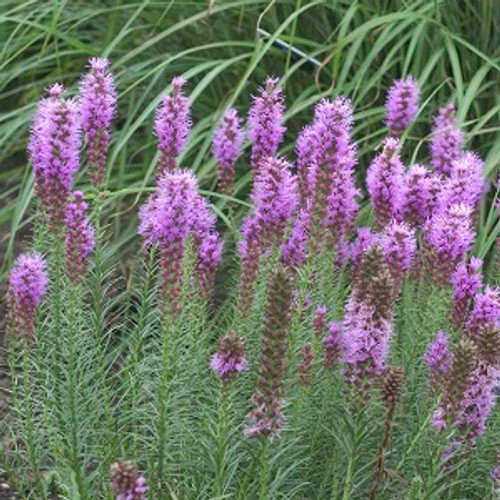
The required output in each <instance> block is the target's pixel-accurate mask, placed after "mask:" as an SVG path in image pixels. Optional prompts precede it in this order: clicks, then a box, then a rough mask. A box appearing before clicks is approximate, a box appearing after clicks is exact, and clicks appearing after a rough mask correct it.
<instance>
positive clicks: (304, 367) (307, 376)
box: [297, 342, 314, 387]
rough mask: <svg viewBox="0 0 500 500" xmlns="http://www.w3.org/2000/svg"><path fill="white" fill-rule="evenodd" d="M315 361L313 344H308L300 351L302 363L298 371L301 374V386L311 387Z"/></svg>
mask: <svg viewBox="0 0 500 500" xmlns="http://www.w3.org/2000/svg"><path fill="white" fill-rule="evenodd" d="M313 361H314V353H313V352H312V347H311V343H310V342H308V343H307V344H306V345H305V346H304V347H303V348H302V349H301V350H300V363H299V366H298V367H297V371H298V372H299V380H298V384H299V386H301V387H309V386H310V385H311V383H312V378H313Z"/></svg>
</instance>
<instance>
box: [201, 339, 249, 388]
mask: <svg viewBox="0 0 500 500" xmlns="http://www.w3.org/2000/svg"><path fill="white" fill-rule="evenodd" d="M247 365H248V363H247V360H246V359H245V345H244V343H243V339H242V338H241V337H239V336H238V335H236V332H234V331H231V332H229V333H228V334H227V335H225V336H224V337H222V338H221V339H219V343H218V350H217V352H216V353H215V354H214V355H213V356H212V359H211V361H210V366H211V368H212V370H214V371H215V372H217V374H218V375H219V377H220V378H221V380H222V381H223V382H228V381H229V380H230V379H232V378H233V377H234V376H235V375H237V374H238V373H241V372H242V371H243V370H245V369H246V367H247Z"/></svg>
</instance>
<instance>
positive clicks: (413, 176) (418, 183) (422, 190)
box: [403, 163, 431, 228]
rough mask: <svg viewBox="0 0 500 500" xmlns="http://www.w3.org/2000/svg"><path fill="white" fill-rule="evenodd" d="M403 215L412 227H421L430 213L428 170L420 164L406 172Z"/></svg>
mask: <svg viewBox="0 0 500 500" xmlns="http://www.w3.org/2000/svg"><path fill="white" fill-rule="evenodd" d="M405 187H406V189H405V196H404V206H403V214H404V215H403V217H404V220H405V221H407V222H408V223H409V224H410V225H411V226H412V227H415V228H418V227H421V226H422V225H423V224H424V222H425V221H426V219H427V218H428V217H429V215H431V212H430V207H429V205H430V202H431V192H430V190H431V181H430V179H429V171H428V170H427V168H426V167H425V166H423V165H420V164H418V163H417V164H415V165H412V166H411V167H410V169H409V170H408V173H407V174H406V186H405Z"/></svg>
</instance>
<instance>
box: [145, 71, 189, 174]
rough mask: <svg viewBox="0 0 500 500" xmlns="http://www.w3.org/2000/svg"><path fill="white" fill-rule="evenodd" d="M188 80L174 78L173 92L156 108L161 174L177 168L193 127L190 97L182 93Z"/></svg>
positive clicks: (155, 126)
mask: <svg viewBox="0 0 500 500" xmlns="http://www.w3.org/2000/svg"><path fill="white" fill-rule="evenodd" d="M185 84H186V80H184V78H182V77H175V78H174V79H173V80H172V94H171V95H166V96H165V97H164V98H163V101H162V103H161V105H160V106H159V107H158V109H157V110H156V116H155V122H154V130H155V134H156V136H157V137H158V149H159V151H160V159H159V176H161V174H163V173H164V172H165V171H168V172H172V171H173V170H175V169H176V168H177V166H178V165H177V163H178V162H177V159H178V156H179V154H180V152H181V151H182V149H183V148H184V146H185V144H186V141H187V137H188V134H189V131H190V129H191V119H190V104H189V99H188V98H187V97H186V96H185V95H184V94H183V93H182V87H184V85H185Z"/></svg>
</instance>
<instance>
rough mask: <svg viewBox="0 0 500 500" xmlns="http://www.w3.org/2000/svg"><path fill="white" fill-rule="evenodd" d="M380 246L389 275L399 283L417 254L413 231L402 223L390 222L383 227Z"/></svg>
mask: <svg viewBox="0 0 500 500" xmlns="http://www.w3.org/2000/svg"><path fill="white" fill-rule="evenodd" d="M380 244H381V246H382V249H383V252H384V256H385V260H386V263H387V265H388V266H389V269H390V271H391V275H392V277H393V278H394V280H395V282H396V283H400V282H401V281H402V280H403V278H404V275H405V273H406V272H407V271H409V270H410V269H411V268H412V265H413V264H414V260H415V256H416V253H417V239H416V236H415V231H414V230H413V229H412V228H411V227H410V226H409V225H408V224H406V223H404V222H395V221H394V222H392V223H390V224H389V225H388V226H386V227H385V229H384V231H383V233H382V235H381V238H380Z"/></svg>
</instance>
